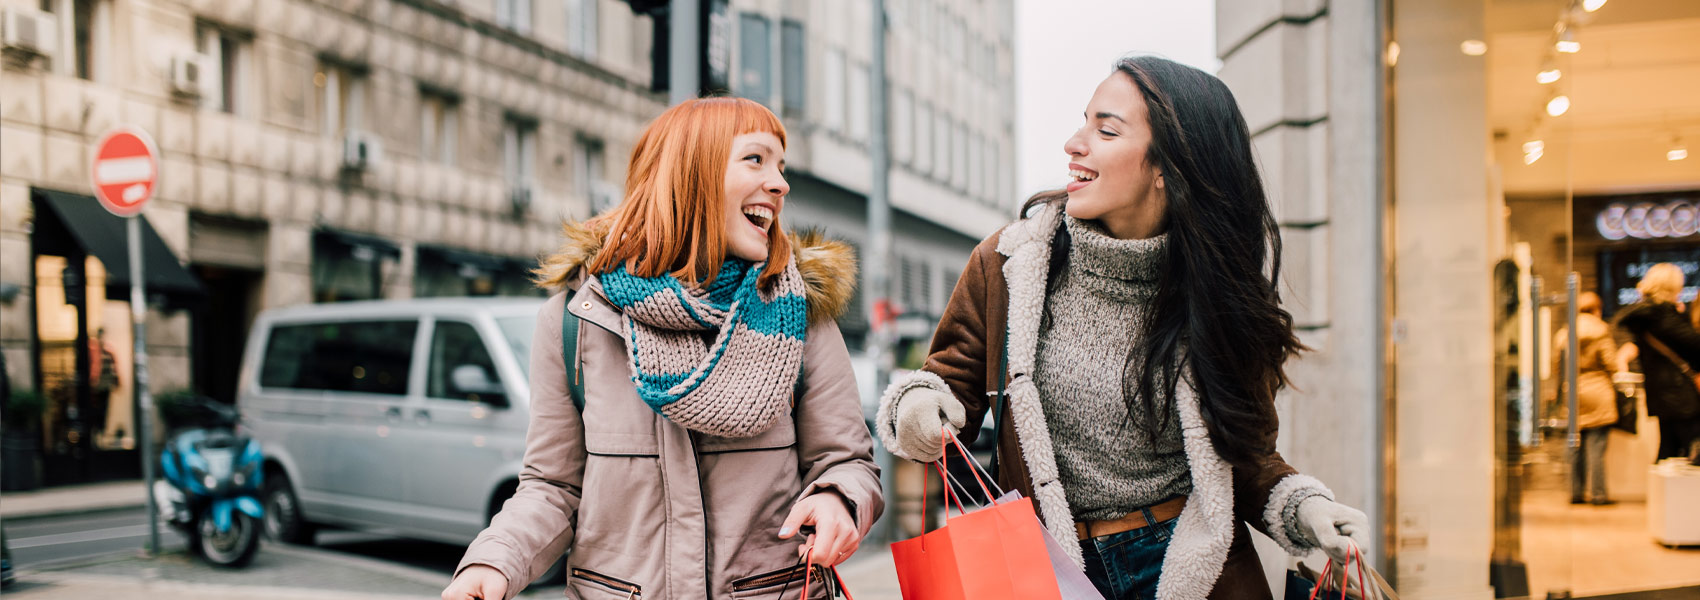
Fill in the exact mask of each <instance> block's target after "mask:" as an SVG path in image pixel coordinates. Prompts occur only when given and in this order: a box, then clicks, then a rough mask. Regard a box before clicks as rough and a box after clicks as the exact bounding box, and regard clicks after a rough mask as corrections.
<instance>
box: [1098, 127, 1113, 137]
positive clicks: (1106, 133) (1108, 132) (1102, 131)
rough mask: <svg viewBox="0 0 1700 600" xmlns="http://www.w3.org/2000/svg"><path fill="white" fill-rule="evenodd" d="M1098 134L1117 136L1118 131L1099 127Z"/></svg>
mask: <svg viewBox="0 0 1700 600" xmlns="http://www.w3.org/2000/svg"><path fill="white" fill-rule="evenodd" d="M1098 134H1099V135H1102V136H1104V137H1116V132H1114V131H1110V130H1108V129H1099V130H1098Z"/></svg>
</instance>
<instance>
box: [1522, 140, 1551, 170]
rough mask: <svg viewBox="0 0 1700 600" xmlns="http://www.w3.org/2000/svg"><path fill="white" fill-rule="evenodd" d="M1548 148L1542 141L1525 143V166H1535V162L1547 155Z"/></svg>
mask: <svg viewBox="0 0 1700 600" xmlns="http://www.w3.org/2000/svg"><path fill="white" fill-rule="evenodd" d="M1546 147H1547V145H1546V142H1543V141H1540V140H1529V141H1527V142H1523V164H1525V165H1532V164H1535V161H1537V160H1540V159H1541V156H1542V155H1544V154H1546Z"/></svg>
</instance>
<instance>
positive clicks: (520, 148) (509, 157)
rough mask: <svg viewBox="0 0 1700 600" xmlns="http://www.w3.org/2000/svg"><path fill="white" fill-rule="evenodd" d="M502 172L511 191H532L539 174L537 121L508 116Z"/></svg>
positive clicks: (503, 126)
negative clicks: (532, 185)
mask: <svg viewBox="0 0 1700 600" xmlns="http://www.w3.org/2000/svg"><path fill="white" fill-rule="evenodd" d="M502 172H503V176H504V178H505V179H506V180H507V182H508V189H509V190H518V189H531V182H532V178H533V177H535V176H536V173H537V121H534V120H531V119H529V118H526V117H521V116H517V115H508V117H507V119H506V122H505V123H504V124H503V125H502Z"/></svg>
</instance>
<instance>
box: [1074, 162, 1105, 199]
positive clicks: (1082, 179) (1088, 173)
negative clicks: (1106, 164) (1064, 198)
mask: <svg viewBox="0 0 1700 600" xmlns="http://www.w3.org/2000/svg"><path fill="white" fill-rule="evenodd" d="M1068 176H1069V178H1070V179H1072V180H1073V181H1070V182H1068V191H1069V193H1074V192H1077V191H1079V190H1080V188H1083V187H1086V186H1087V185H1090V184H1091V183H1092V182H1093V181H1096V180H1097V179H1098V172H1097V171H1093V170H1091V169H1087V168H1084V167H1080V166H1078V165H1070V168H1069V170H1068Z"/></svg>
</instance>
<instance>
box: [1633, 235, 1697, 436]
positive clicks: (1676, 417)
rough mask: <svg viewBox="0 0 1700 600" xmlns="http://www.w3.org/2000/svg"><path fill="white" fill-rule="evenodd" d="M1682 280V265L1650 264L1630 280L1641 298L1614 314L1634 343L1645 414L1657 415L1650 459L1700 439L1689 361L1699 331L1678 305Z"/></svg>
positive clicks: (1692, 359) (1692, 362)
mask: <svg viewBox="0 0 1700 600" xmlns="http://www.w3.org/2000/svg"><path fill="white" fill-rule="evenodd" d="M1683 280H1684V277H1683V274H1682V268H1681V267H1678V266H1676V265H1673V264H1671V263H1659V264H1656V265H1653V266H1652V267H1651V268H1648V269H1647V274H1646V275H1644V276H1642V277H1641V282H1640V283H1639V284H1636V286H1635V287H1636V289H1638V290H1640V292H1641V300H1640V301H1639V302H1637V303H1635V304H1633V305H1630V306H1628V307H1626V308H1624V309H1623V310H1622V311H1621V312H1620V313H1619V314H1618V316H1617V325H1618V326H1619V327H1622V328H1623V329H1624V330H1626V331H1628V332H1629V333H1630V334H1631V335H1633V336H1634V339H1635V345H1636V347H1638V348H1639V352H1638V354H1639V358H1640V359H1641V373H1642V375H1644V376H1645V377H1646V381H1645V382H1644V383H1642V387H1643V388H1644V389H1645V390H1646V391H1647V416H1649V417H1655V418H1657V419H1658V420H1659V452H1658V455H1657V456H1656V457H1655V458H1654V459H1653V460H1655V461H1658V460H1663V459H1666V458H1670V457H1673V456H1688V449H1689V445H1690V444H1693V443H1694V441H1695V440H1696V439H1700V389H1696V387H1695V382H1694V377H1693V373H1694V369H1693V368H1692V367H1691V366H1690V365H1695V364H1700V332H1696V331H1695V328H1694V325H1693V324H1692V323H1691V322H1690V321H1689V320H1688V318H1687V317H1686V316H1684V315H1683V314H1682V311H1681V310H1679V306H1678V302H1680V300H1679V297H1680V295H1681V293H1682V287H1683Z"/></svg>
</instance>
